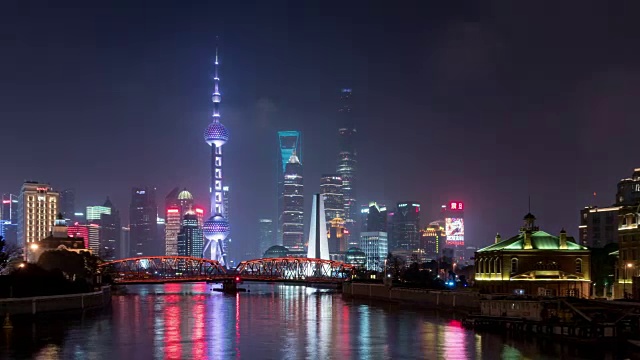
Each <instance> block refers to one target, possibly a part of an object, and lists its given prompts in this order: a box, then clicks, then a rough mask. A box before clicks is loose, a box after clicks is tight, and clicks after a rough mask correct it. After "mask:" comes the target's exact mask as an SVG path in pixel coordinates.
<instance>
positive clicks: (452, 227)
mask: <svg viewBox="0 0 640 360" xmlns="http://www.w3.org/2000/svg"><path fill="white" fill-rule="evenodd" d="M445 235H446V236H447V245H456V246H462V245H464V220H463V219H462V218H446V219H445Z"/></svg>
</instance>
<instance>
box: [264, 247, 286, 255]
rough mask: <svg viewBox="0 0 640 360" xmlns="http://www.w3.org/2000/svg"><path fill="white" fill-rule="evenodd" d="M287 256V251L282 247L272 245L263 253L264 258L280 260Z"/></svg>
mask: <svg viewBox="0 0 640 360" xmlns="http://www.w3.org/2000/svg"><path fill="white" fill-rule="evenodd" d="M287 255H289V249H287V248H286V247H284V246H282V245H273V246H272V247H270V248H268V249H267V251H265V252H264V255H263V257H265V258H281V257H286V256H287Z"/></svg>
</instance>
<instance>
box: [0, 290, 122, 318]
mask: <svg viewBox="0 0 640 360" xmlns="http://www.w3.org/2000/svg"><path fill="white" fill-rule="evenodd" d="M110 303H111V288H110V287H109V286H103V287H102V289H101V290H100V291H95V292H90V293H81V294H69V295H55V296H36V297H27V298H9V299H0V314H10V315H25V314H31V315H36V314H40V313H48V312H58V311H69V310H85V309H94V308H101V307H104V306H106V305H108V304H110Z"/></svg>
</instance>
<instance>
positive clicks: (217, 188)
mask: <svg viewBox="0 0 640 360" xmlns="http://www.w3.org/2000/svg"><path fill="white" fill-rule="evenodd" d="M213 82H214V91H213V95H212V97H211V98H212V100H213V121H212V122H211V124H209V126H208V127H207V129H206V130H205V132H204V140H205V141H206V142H207V144H209V145H210V146H211V183H210V185H209V193H210V194H211V217H210V218H209V220H207V221H205V223H204V228H203V230H204V237H205V238H206V239H207V241H206V243H205V245H204V248H203V250H202V257H203V258H207V259H212V260H217V261H218V262H219V263H220V264H221V265H223V266H226V261H225V260H226V254H225V253H224V246H223V241H224V239H225V238H226V237H227V236H229V222H228V221H227V219H226V218H225V217H224V216H223V215H222V214H224V209H223V206H224V201H223V197H222V145H224V144H225V143H226V142H227V140H229V132H228V131H227V128H225V127H224V125H222V124H221V123H220V99H221V96H220V90H219V83H220V78H219V77H218V48H217V47H216V62H215V75H214V78H213Z"/></svg>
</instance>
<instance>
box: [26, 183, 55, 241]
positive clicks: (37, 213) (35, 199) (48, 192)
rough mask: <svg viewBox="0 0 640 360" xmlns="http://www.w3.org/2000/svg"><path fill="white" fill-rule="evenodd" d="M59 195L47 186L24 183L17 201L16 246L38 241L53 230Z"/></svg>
mask: <svg viewBox="0 0 640 360" xmlns="http://www.w3.org/2000/svg"><path fill="white" fill-rule="evenodd" d="M59 200H60V195H59V194H58V192H57V191H53V188H52V187H51V186H50V185H49V184H42V183H39V182H36V181H26V182H25V183H24V184H22V189H21V191H20V199H19V201H18V246H28V244H29V243H32V242H35V241H40V240H42V239H44V238H45V237H47V236H48V235H49V233H50V232H51V230H52V229H53V224H54V223H55V221H56V216H57V215H58V205H59Z"/></svg>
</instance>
